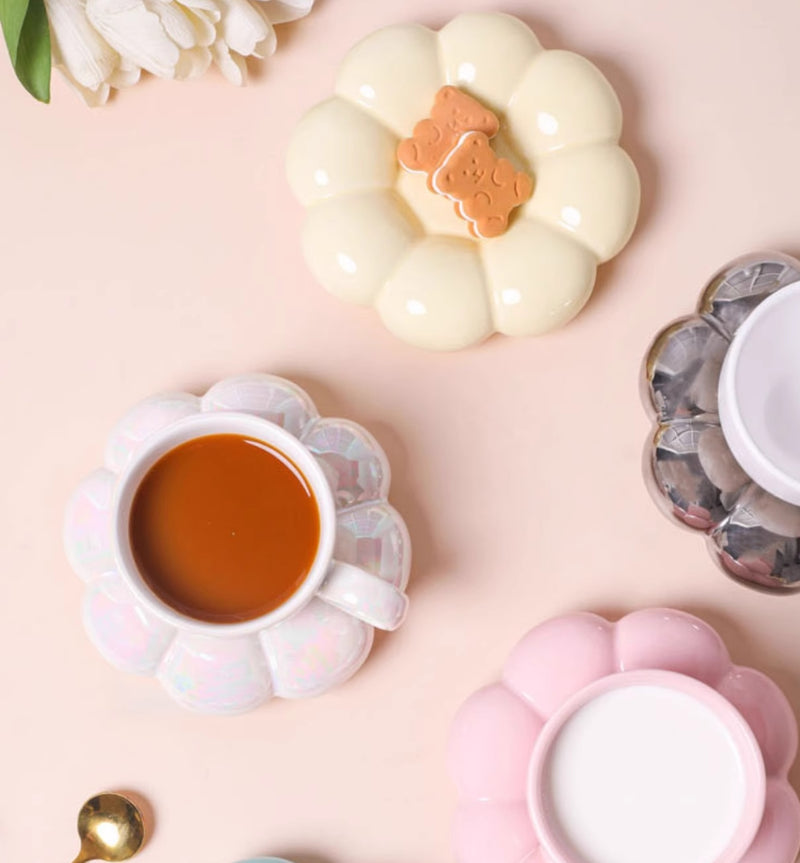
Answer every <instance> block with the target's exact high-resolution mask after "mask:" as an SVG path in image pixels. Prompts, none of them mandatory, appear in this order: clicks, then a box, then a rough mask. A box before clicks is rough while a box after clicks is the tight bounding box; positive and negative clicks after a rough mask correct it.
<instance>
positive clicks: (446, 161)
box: [397, 85, 533, 239]
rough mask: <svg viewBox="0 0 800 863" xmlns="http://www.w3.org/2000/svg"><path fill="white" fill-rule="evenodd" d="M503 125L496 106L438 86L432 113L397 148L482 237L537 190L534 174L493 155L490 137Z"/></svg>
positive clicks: (493, 233) (496, 232)
mask: <svg viewBox="0 0 800 863" xmlns="http://www.w3.org/2000/svg"><path fill="white" fill-rule="evenodd" d="M499 130H500V121H499V120H498V118H497V116H496V115H495V114H494V113H493V112H492V111H490V110H489V109H488V108H486V107H484V106H483V105H482V104H481V103H480V102H479V101H478V100H477V99H473V98H472V96H469V95H467V94H466V93H464V92H463V91H461V90H459V89H458V88H457V87H453V86H451V85H447V86H445V87H442V88H441V89H440V90H439V91H438V92H437V94H436V98H435V99H434V103H433V108H432V109H431V115H430V117H426V118H425V119H424V120H420V122H419V123H417V125H416V126H415V127H414V133H413V135H412V136H411V137H410V138H405V139H404V140H402V141H401V142H400V144H399V146H398V148H397V158H398V161H399V162H400V164H401V165H402V166H403V167H404V168H405V169H406V170H407V171H411V172H413V173H424V174H427V184H428V189H429V190H430V191H431V192H434V193H437V194H439V195H444V196H445V197H448V198H450V199H451V200H452V201H454V202H455V204H456V207H455V211H456V215H457V216H459V217H460V218H462V219H464V220H465V221H466V222H467V223H468V225H469V231H470V233H471V234H472V236H473V237H478V238H481V239H489V238H491V237H498V236H500V234H503V233H505V231H506V229H507V228H508V223H509V217H510V215H511V211H512V210H513V209H514V208H515V207H518V206H519V205H520V204H524V203H525V201H527V200H528V198H530V196H531V194H532V193H533V181H532V180H531V178H530V177H529V176H528V175H527V174H525V173H523V172H521V171H517V170H516V169H515V168H514V166H513V165H512V164H511V162H509V161H508V159H499V158H498V157H497V156H496V155H495V153H494V150H493V149H492V144H491V141H490V138H493V137H494V136H495V135H496V134H497V133H498V131H499Z"/></svg>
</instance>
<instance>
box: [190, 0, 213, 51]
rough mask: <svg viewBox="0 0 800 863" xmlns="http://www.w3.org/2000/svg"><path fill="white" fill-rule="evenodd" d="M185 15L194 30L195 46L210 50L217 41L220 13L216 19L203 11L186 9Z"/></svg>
mask: <svg viewBox="0 0 800 863" xmlns="http://www.w3.org/2000/svg"><path fill="white" fill-rule="evenodd" d="M185 14H186V16H187V17H188V18H189V20H190V21H191V22H192V27H193V28H194V40H195V45H197V46H198V47H201V48H208V47H210V46H211V45H213V44H214V42H215V41H216V39H217V27H216V22H217V21H219V12H217V13H216V18H215V17H214V16H212V15H211V13H210V12H206V11H205V10H203V9H197V10H189V9H186V10H185ZM209 58H210V55H209Z"/></svg>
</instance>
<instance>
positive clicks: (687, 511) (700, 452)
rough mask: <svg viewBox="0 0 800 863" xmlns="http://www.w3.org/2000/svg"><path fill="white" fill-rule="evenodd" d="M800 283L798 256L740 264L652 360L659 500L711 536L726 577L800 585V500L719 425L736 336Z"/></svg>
mask: <svg viewBox="0 0 800 863" xmlns="http://www.w3.org/2000/svg"><path fill="white" fill-rule="evenodd" d="M798 280H800V262H799V261H796V260H795V259H793V258H790V257H788V256H786V255H782V254H779V253H760V254H752V255H747V256H745V257H742V258H739V259H738V260H736V261H733V262H732V263H731V264H729V265H728V266H726V267H725V268H724V269H723V270H721V271H720V272H719V273H718V274H717V275H716V276H715V277H714V278H713V279H712V280H711V282H710V283H709V284H708V286H707V287H706V289H705V291H704V293H703V295H702V297H701V299H700V304H699V307H698V310H697V313H696V314H694V315H692V316H690V317H688V318H684V319H681V320H679V321H677V322H675V323H673V324H671V325H670V326H668V327H667V328H666V329H665V330H664V331H663V332H661V333H660V334H659V335H658V336H657V338H656V339H655V341H654V343H653V345H652V347H651V348H650V351H649V353H648V355H647V360H646V363H645V386H646V390H647V396H646V400H647V403H648V405H649V406H650V408H651V409H652V411H653V412H654V414H655V419H656V423H657V426H656V431H655V435H654V436H653V438H652V440H651V441H649V442H648V445H647V461H648V467H647V475H648V481H649V485H650V486H651V489H652V490H653V493H654V496H655V499H656V500H657V501H658V502H659V504H660V505H662V506H663V508H664V510H665V511H666V512H667V513H668V514H669V515H670V516H671V517H672V518H674V519H675V520H676V521H678V522H680V523H681V524H683V525H685V526H687V527H689V528H692V529H694V530H697V531H701V532H703V533H705V534H707V536H708V542H709V547H710V549H711V552H712V554H713V556H714V559H715V560H716V561H717V562H718V563H719V564H720V565H721V567H722V568H723V569H724V570H725V572H727V573H728V574H729V575H731V576H733V577H734V578H736V579H738V580H740V581H742V582H745V583H747V584H750V585H754V586H757V587H763V588H768V589H775V590H780V591H787V590H796V589H797V588H798V587H800V507H797V506H794V505H792V504H790V503H787V502H786V501H784V500H780V499H779V498H777V497H775V496H774V495H772V494H770V493H768V492H767V491H765V489H763V488H762V487H761V486H759V485H758V484H757V483H755V482H754V481H753V480H752V479H751V478H750V476H748V474H747V473H745V471H744V470H743V469H742V468H741V467H740V465H739V462H738V461H737V460H736V459H735V458H734V456H733V454H732V453H731V450H730V447H729V444H728V442H727V441H726V438H725V435H724V434H723V430H722V426H721V423H720V416H719V406H718V390H719V380H720V370H721V368H722V366H723V362H724V360H725V357H726V355H727V354H728V352H729V349H730V345H731V340H732V339H733V338H734V336H735V335H736V333H737V331H738V330H739V328H740V327H741V326H742V325H743V324H744V323H745V322H746V321H747V320H748V318H749V317H750V316H751V314H752V313H753V312H754V311H755V309H756V308H758V307H759V305H760V304H761V303H762V302H763V301H764V300H766V299H767V298H769V297H771V296H773V295H774V294H775V293H776V292H777V291H780V290H781V289H782V288H784V287H786V286H788V285H791V284H792V283H794V282H797V281H798Z"/></svg>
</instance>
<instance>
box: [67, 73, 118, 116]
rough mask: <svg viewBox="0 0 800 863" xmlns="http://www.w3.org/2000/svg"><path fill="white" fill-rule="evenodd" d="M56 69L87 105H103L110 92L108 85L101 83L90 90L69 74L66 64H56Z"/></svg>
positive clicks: (94, 106) (90, 106)
mask: <svg viewBox="0 0 800 863" xmlns="http://www.w3.org/2000/svg"><path fill="white" fill-rule="evenodd" d="M58 69H59V71H60V72H61V74H62V75H63V76H64V80H65V81H66V82H67V84H69V86H70V87H72V89H73V90H74V91H75V92H76V93H77V94H78V95H79V96H80V97H81V99H83V101H84V102H85V103H86V105H87V107H89V108H99V107H100V106H101V105H105V103H106V102H107V101H108V97H109V95H110V93H111V87H109V85H108V84H101V85H100V86H99V87H97V88H96V89H94V90H90V89H89V88H88V87H84V86H83V84H79V83H78V82H77V81H76V80H75V79H74V78H73V77H72V75H70V73H69V70H68V69H67V67H66V66H63V65H60V64H58Z"/></svg>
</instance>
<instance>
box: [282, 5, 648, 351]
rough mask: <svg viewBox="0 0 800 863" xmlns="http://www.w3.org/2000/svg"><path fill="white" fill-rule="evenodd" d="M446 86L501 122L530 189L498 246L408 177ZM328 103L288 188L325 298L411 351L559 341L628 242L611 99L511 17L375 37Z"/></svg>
mask: <svg viewBox="0 0 800 863" xmlns="http://www.w3.org/2000/svg"><path fill="white" fill-rule="evenodd" d="M444 85H453V86H455V87H457V88H459V89H460V90H463V91H464V92H465V93H467V94H469V95H470V96H472V97H474V98H475V99H477V100H479V101H480V102H481V103H482V105H484V106H485V107H486V108H488V109H490V110H491V111H492V112H494V114H495V115H496V116H497V118H498V119H499V121H500V130H499V132H498V133H497V134H496V135H495V136H494V137H493V140H492V144H493V145H494V148H495V150H496V151H497V154H498V156H501V157H505V158H506V159H509V160H510V161H511V162H512V163H513V165H514V166H515V167H516V168H517V169H519V170H522V171H524V172H525V173H527V174H528V175H529V176H530V177H531V178H532V179H533V182H534V190H533V194H532V196H531V198H530V200H529V201H528V202H527V203H526V204H524V205H523V206H521V207H520V208H519V209H518V210H516V211H514V213H512V218H511V224H510V227H509V229H508V230H507V231H506V232H505V233H504V234H503V235H502V236H499V237H494V238H491V239H485V240H484V239H478V238H475V237H473V236H472V235H471V233H470V231H469V229H468V226H467V223H466V222H465V221H464V220H463V219H461V218H459V217H458V216H457V215H456V213H455V212H454V208H453V203H452V201H450V200H448V199H447V198H446V197H443V196H442V195H437V194H435V193H433V192H431V191H430V189H429V188H428V186H427V185H426V181H425V177H424V176H421V175H420V174H415V173H410V172H408V171H405V170H403V169H402V168H401V167H400V166H399V163H398V158H397V148H398V144H399V142H400V141H401V139H403V138H406V137H408V136H410V135H412V132H413V130H414V127H415V125H416V124H417V123H418V121H420V120H422V119H423V118H425V117H427V116H428V114H429V112H430V110H431V106H432V105H433V103H434V98H435V96H436V94H437V92H438V91H439V90H440V88H442V86H444ZM335 93H336V94H335V96H334V97H333V98H331V99H328V100H327V101H325V102H322V103H320V104H318V105H317V106H316V107H314V108H312V109H311V110H310V111H309V112H308V114H306V116H305V117H304V118H303V119H302V120H301V121H300V123H299V125H298V127H297V129H296V131H295V133H294V136H293V138H292V140H291V142H290V145H289V151H288V165H287V169H288V176H289V181H290V183H291V186H292V188H293V190H294V192H295V194H296V196H297V198H298V199H299V200H300V202H301V203H302V204H304V205H305V206H306V207H307V208H308V212H307V218H306V223H305V228H304V232H303V247H304V252H305V257H306V260H307V262H308V264H309V266H310V268H311V270H312V271H313V273H314V274H315V276H316V277H317V278H318V279H319V281H320V282H321V283H322V284H323V285H324V286H325V288H327V289H328V290H329V291H330V292H332V293H333V294H335V295H336V296H338V297H340V298H342V299H344V300H347V301H349V302H353V303H357V304H360V305H365V306H375V307H376V308H377V310H378V312H379V314H380V316H381V318H382V319H383V321H384V323H385V324H386V326H387V327H388V328H389V329H390V330H391V331H392V332H393V333H394V334H395V335H397V336H398V337H400V338H401V339H404V340H405V341H407V342H410V343H412V344H415V345H419V346H421V347H425V348H432V349H438V350H454V349H458V348H463V347H466V346H467V345H471V344H475V343H476V342H480V341H481V340H482V339H485V338H486V337H488V336H489V335H491V334H492V333H493V332H500V333H504V334H506V335H514V336H523V335H535V334H539V333H544V332H547V331H548V330H552V329H553V328H555V327H558V326H560V325H562V324H564V323H566V322H567V321H568V320H570V319H571V318H572V317H573V316H574V315H576V314H577V313H578V311H579V310H580V309H581V307H582V306H583V305H584V303H585V302H586V300H587V299H588V297H589V295H590V293H591V291H592V287H593V285H594V281H595V273H596V269H597V265H598V263H601V262H603V261H607V260H608V259H609V258H612V257H613V256H614V255H616V254H617V252H619V251H620V250H621V249H622V247H623V246H624V245H625V243H626V242H627V241H628V239H629V237H630V235H631V232H632V231H633V227H634V224H635V222H636V217H637V214H638V208H639V180H638V175H637V173H636V170H635V168H634V166H633V164H632V162H631V160H630V159H629V158H628V156H627V154H626V153H625V152H624V151H623V150H621V149H620V147H619V146H618V141H619V136H620V131H621V127H622V114H621V110H620V105H619V101H618V99H617V97H616V95H615V93H614V91H613V90H612V88H611V86H610V85H609V83H608V81H606V79H605V78H604V77H603V75H601V73H600V72H599V71H598V70H597V69H596V68H595V67H594V66H593V65H592V64H591V63H590V62H588V61H587V60H585V59H584V58H583V57H580V56H578V55H577V54H572V53H570V52H567V51H555V50H548V51H545V50H543V49H542V47H541V45H540V44H539V42H538V40H537V38H536V36H535V35H534V34H533V33H532V32H531V30H530V29H529V28H528V27H527V26H526V25H525V24H523V23H522V22H521V21H519V20H518V19H516V18H513V17H511V16H509V15H504V14H499V13H467V14H463V15H460V16H458V17H457V18H455V19H453V20H452V21H450V23H449V24H447V25H446V26H445V27H444V28H442V30H440V31H439V32H438V33H437V32H435V31H433V30H429V29H428V28H426V27H423V26H420V25H413V24H410V25H399V26H392V27H387V28H385V29H383V30H379V31H377V32H375V33H373V34H372V35H370V36H368V37H367V38H366V39H364V40H363V41H362V42H360V43H359V44H357V45H356V46H355V47H354V48H353V49H352V50H351V51H350V52H349V53H348V54H347V56H346V57H345V59H344V62H343V63H342V65H341V67H340V69H339V73H338V75H337V77H336V85H335Z"/></svg>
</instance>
